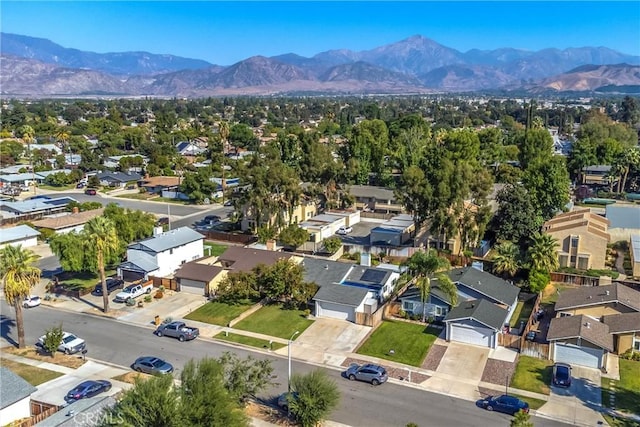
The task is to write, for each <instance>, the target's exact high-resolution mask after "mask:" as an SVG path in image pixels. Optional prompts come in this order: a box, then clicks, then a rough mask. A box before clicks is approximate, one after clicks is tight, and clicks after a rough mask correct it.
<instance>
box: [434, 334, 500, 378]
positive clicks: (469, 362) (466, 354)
mask: <svg viewBox="0 0 640 427" xmlns="http://www.w3.org/2000/svg"><path fill="white" fill-rule="evenodd" d="M490 350H491V349H489V348H488V347H480V346H475V345H468V344H462V343H458V342H453V341H452V342H450V343H449V346H448V347H447V351H446V352H445V353H444V356H442V360H441V361H440V365H438V368H437V369H436V372H438V373H441V374H448V375H454V376H458V377H463V378H465V379H467V380H470V381H477V382H480V380H482V373H483V372H484V366H485V365H486V363H487V359H488V358H489V352H490Z"/></svg>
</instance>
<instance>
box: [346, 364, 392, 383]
mask: <svg viewBox="0 0 640 427" xmlns="http://www.w3.org/2000/svg"><path fill="white" fill-rule="evenodd" d="M345 375H346V377H347V378H349V379H350V380H351V381H354V380H358V381H365V382H369V383H371V384H372V385H378V384H382V383H384V382H386V381H387V380H388V379H389V377H388V376H387V370H386V369H384V368H383V367H382V366H380V365H374V364H372V363H368V364H366V365H358V364H357V363H353V364H351V365H350V366H349V368H347V370H346V371H345Z"/></svg>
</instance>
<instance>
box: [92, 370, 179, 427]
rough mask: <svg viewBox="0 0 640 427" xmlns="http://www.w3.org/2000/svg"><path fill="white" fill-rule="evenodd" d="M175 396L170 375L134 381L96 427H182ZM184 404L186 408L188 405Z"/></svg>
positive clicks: (176, 394) (175, 392)
mask: <svg viewBox="0 0 640 427" xmlns="http://www.w3.org/2000/svg"><path fill="white" fill-rule="evenodd" d="M178 396H179V394H178V392H177V391H176V390H174V388H173V377H172V376H171V375H158V376H154V377H152V378H149V379H146V380H142V379H139V378H137V379H136V382H135V384H134V386H133V387H132V388H130V389H128V390H125V391H124V392H123V394H122V397H121V399H120V400H119V401H118V402H117V403H116V404H115V405H114V406H113V407H110V408H107V409H106V410H105V412H104V413H103V417H102V419H101V424H100V425H101V426H102V427H107V426H121V425H125V426H131V427H134V426H135V427H141V426H147V427H180V426H183V425H184V424H183V423H182V420H181V413H180V407H181V402H180V401H179V400H178ZM185 404H187V405H188V404H189V402H185Z"/></svg>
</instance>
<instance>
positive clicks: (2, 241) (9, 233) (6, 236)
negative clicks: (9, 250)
mask: <svg viewBox="0 0 640 427" xmlns="http://www.w3.org/2000/svg"><path fill="white" fill-rule="evenodd" d="M39 235H40V232H39V231H36V230H34V229H33V228H31V227H29V226H28V225H24V224H23V225H18V226H15V227H11V228H1V229H0V249H1V248H4V247H5V246H7V245H12V246H17V245H22V247H23V248H29V247H32V246H36V245H37V244H38V236H39Z"/></svg>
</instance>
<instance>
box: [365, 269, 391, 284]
mask: <svg viewBox="0 0 640 427" xmlns="http://www.w3.org/2000/svg"><path fill="white" fill-rule="evenodd" d="M386 275H387V272H386V271H380V270H376V269H373V268H369V269H367V271H365V272H364V274H363V275H362V277H361V278H360V280H362V281H365V282H373V283H382V281H383V280H384V278H385V276H386Z"/></svg>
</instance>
